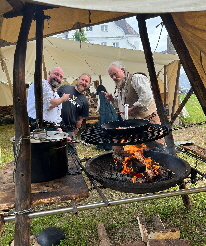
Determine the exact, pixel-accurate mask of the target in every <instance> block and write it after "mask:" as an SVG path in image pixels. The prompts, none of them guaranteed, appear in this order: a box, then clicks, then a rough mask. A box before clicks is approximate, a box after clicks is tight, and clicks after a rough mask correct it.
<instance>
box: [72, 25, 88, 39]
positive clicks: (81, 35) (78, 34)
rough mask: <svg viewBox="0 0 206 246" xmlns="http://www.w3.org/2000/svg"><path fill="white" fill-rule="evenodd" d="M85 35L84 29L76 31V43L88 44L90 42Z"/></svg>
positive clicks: (74, 36)
mask: <svg viewBox="0 0 206 246" xmlns="http://www.w3.org/2000/svg"><path fill="white" fill-rule="evenodd" d="M85 35H86V34H85V33H84V29H82V28H81V29H79V30H76V31H75V33H74V35H73V39H74V40H76V41H81V42H87V41H88V40H87V38H86V36H85Z"/></svg>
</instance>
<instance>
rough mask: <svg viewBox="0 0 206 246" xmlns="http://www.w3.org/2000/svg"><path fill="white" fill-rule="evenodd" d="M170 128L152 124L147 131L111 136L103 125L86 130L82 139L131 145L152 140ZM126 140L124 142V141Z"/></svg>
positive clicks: (97, 143) (166, 133) (92, 141)
mask: <svg viewBox="0 0 206 246" xmlns="http://www.w3.org/2000/svg"><path fill="white" fill-rule="evenodd" d="M169 132H170V130H169V129H168V127H167V126H163V125H157V124H150V126H149V127H148V129H147V130H146V131H142V132H135V131H134V134H132V135H119V136H118V135H117V136H115V137H114V136H111V135H109V134H108V133H106V132H104V130H103V129H102V128H101V127H93V128H89V129H87V130H84V131H83V132H82V134H81V139H82V140H83V141H84V142H85V143H89V144H94V145H120V146H123V145H129V144H141V143H146V142H151V141H154V140H157V139H160V138H163V137H164V136H166V135H168V134H169ZM123 141H124V142H123Z"/></svg>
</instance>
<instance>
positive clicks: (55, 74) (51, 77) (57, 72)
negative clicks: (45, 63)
mask: <svg viewBox="0 0 206 246" xmlns="http://www.w3.org/2000/svg"><path fill="white" fill-rule="evenodd" d="M63 77H64V71H63V70H62V69H61V68H60V67H54V68H53V69H52V70H51V71H49V73H48V78H47V80H48V82H49V83H50V84H51V86H52V87H53V88H58V87H59V86H60V85H61V82H62V79H63Z"/></svg>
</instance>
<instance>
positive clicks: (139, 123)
mask: <svg viewBox="0 0 206 246" xmlns="http://www.w3.org/2000/svg"><path fill="white" fill-rule="evenodd" d="M149 125H150V123H149V121H148V120H143V119H131V120H121V121H119V120H117V121H111V122H108V123H104V124H102V125H101V127H102V129H103V131H104V132H105V133H107V134H109V135H111V136H118V135H132V134H137V133H139V132H142V131H145V130H147V129H148V127H149Z"/></svg>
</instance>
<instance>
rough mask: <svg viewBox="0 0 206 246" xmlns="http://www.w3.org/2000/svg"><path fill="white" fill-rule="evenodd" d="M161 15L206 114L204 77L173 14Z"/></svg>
mask: <svg viewBox="0 0 206 246" xmlns="http://www.w3.org/2000/svg"><path fill="white" fill-rule="evenodd" d="M160 17H161V18H162V20H163V23H164V25H165V27H166V29H167V32H168V34H169V36H170V39H171V41H172V44H173V45H174V47H175V50H176V52H177V54H178V56H179V58H180V61H181V63H182V65H183V67H184V70H185V72H186V74H187V77H188V79H189V81H190V83H191V85H192V87H193V90H194V93H195V95H196V96H197V98H198V100H199V102H200V105H201V106H202V109H203V111H204V113H205V115H206V97H205V95H206V88H205V86H204V84H203V82H202V79H201V77H200V75H199V73H198V71H197V69H196V67H195V64H194V63H193V60H192V58H191V56H190V53H189V51H188V49H187V47H186V45H185V43H184V40H183V39H182V36H181V34H180V32H179V30H178V28H177V26H176V24H175V22H174V19H173V17H172V14H161V15H160Z"/></svg>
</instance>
